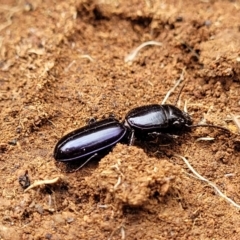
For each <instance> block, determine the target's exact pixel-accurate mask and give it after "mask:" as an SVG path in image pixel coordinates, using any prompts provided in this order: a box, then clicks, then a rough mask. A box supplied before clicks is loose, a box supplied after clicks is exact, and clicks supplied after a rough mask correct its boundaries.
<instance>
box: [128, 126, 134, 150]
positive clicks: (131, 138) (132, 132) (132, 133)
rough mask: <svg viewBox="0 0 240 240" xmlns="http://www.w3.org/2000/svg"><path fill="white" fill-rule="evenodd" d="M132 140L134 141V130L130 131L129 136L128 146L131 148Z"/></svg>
mask: <svg viewBox="0 0 240 240" xmlns="http://www.w3.org/2000/svg"><path fill="white" fill-rule="evenodd" d="M134 140H135V137H134V130H133V129H131V136H130V141H129V146H132V145H133V144H134Z"/></svg>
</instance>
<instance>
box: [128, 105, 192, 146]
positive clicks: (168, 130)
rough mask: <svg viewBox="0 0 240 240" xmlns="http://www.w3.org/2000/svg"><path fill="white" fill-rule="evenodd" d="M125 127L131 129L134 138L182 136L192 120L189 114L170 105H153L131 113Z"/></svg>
mask: <svg viewBox="0 0 240 240" xmlns="http://www.w3.org/2000/svg"><path fill="white" fill-rule="evenodd" d="M124 125H125V126H126V127H128V128H129V129H131V131H132V136H131V143H132V142H133V137H134V135H136V136H137V137H138V138H143V137H144V136H146V135H154V134H155V135H159V134H180V133H183V132H186V131H187V130H189V126H190V125H192V120H191V118H190V116H189V114H188V113H186V112H183V111H181V110H180V109H179V108H177V107H175V106H174V105H170V104H164V105H159V104H152V105H146V106H141V107H137V108H134V109H132V110H131V111H129V112H128V113H127V115H126V117H125V122H124Z"/></svg>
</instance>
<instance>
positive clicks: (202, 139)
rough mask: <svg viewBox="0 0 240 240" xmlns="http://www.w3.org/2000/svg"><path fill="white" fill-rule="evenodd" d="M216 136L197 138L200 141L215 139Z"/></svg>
mask: <svg viewBox="0 0 240 240" xmlns="http://www.w3.org/2000/svg"><path fill="white" fill-rule="evenodd" d="M214 139H215V138H213V137H200V138H198V139H197V140H196V142H199V141H213V140H214Z"/></svg>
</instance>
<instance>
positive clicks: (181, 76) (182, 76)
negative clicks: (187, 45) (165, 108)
mask: <svg viewBox="0 0 240 240" xmlns="http://www.w3.org/2000/svg"><path fill="white" fill-rule="evenodd" d="M184 72H185V68H184V69H183V70H182V73H181V75H180V77H179V79H178V80H177V82H176V83H175V85H174V86H173V87H172V88H171V89H170V90H169V91H168V92H167V94H166V96H165V98H164V99H163V101H162V103H161V104H164V103H165V102H166V101H167V99H168V98H169V96H170V95H171V93H172V92H174V91H175V89H176V87H177V86H178V85H179V84H180V83H181V82H182V81H183V80H184Z"/></svg>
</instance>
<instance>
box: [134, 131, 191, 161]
mask: <svg viewBox="0 0 240 240" xmlns="http://www.w3.org/2000/svg"><path fill="white" fill-rule="evenodd" d="M184 135H186V136H184ZM186 137H187V134H182V135H181V136H179V135H173V136H172V137H171V135H164V134H161V135H160V136H157V137H154V136H150V137H148V138H147V139H141V140H139V139H136V140H135V141H134V146H137V147H139V148H141V149H143V150H144V152H145V153H146V154H147V155H148V156H149V157H155V158H158V159H163V158H167V159H170V158H171V157H172V156H174V154H176V153H179V152H180V151H181V150H180V148H181V145H182V144H183V142H184V139H186Z"/></svg>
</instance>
